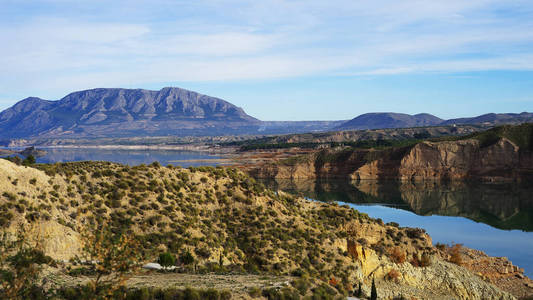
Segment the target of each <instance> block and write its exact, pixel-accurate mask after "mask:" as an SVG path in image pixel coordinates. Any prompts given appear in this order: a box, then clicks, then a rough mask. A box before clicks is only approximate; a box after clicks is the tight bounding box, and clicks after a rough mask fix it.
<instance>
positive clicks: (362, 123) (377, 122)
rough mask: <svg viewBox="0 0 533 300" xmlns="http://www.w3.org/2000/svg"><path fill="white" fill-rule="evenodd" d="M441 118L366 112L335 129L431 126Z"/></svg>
mask: <svg viewBox="0 0 533 300" xmlns="http://www.w3.org/2000/svg"><path fill="white" fill-rule="evenodd" d="M442 121H443V120H442V119H440V118H437V117H435V116H434V115H430V114H417V115H408V114H400V113H392V112H385V113H367V114H363V115H360V116H358V117H356V118H354V119H352V120H350V121H348V122H346V123H344V124H342V125H340V126H339V127H337V128H336V129H340V130H347V129H352V130H353V129H355V130H361V129H379V128H406V127H421V126H433V125H438V124H440V123H442Z"/></svg>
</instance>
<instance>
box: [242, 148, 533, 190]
mask: <svg viewBox="0 0 533 300" xmlns="http://www.w3.org/2000/svg"><path fill="white" fill-rule="evenodd" d="M311 162H314V164H312V163H311ZM251 173H252V174H253V175H254V176H257V177H263V178H291V179H296V178H298V179H303V178H343V179H350V180H366V179H372V180H378V179H398V180H414V181H419V180H428V179H430V180H461V179H465V178H477V179H482V180H487V181H501V180H518V179H521V178H524V177H528V176H531V175H532V174H533V154H532V152H531V151H527V150H523V151H521V149H520V148H519V147H518V146H517V145H516V144H514V143H513V142H511V141H510V140H508V139H506V138H500V139H499V140H498V141H496V142H495V143H493V144H491V145H489V146H485V145H481V144H480V142H479V141H478V140H475V139H467V140H459V141H445V142H427V141H426V142H421V143H418V144H416V145H414V146H409V147H404V148H396V149H386V150H372V149H370V150H349V149H348V150H346V149H345V150H321V151H320V152H317V153H314V154H310V155H309V156H308V157H306V158H302V159H293V160H292V161H291V162H290V163H287V162H277V163H271V164H267V165H263V166H258V167H257V168H256V169H255V170H252V171H251Z"/></svg>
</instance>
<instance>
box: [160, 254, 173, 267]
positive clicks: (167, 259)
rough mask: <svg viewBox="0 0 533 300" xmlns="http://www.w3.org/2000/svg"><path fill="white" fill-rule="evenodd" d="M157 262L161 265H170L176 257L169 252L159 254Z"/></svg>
mask: <svg viewBox="0 0 533 300" xmlns="http://www.w3.org/2000/svg"><path fill="white" fill-rule="evenodd" d="M159 264H160V265H161V266H163V267H170V266H173V265H175V264H176V258H175V257H174V255H172V254H170V253H169V252H165V253H161V254H159Z"/></svg>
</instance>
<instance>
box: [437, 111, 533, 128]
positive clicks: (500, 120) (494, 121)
mask: <svg viewBox="0 0 533 300" xmlns="http://www.w3.org/2000/svg"><path fill="white" fill-rule="evenodd" d="M525 122H533V113H528V112H523V113H520V114H495V113H491V114H484V115H481V116H477V117H473V118H458V119H450V120H446V121H444V122H443V123H442V125H452V124H483V123H488V124H490V125H498V124H516V123H525Z"/></svg>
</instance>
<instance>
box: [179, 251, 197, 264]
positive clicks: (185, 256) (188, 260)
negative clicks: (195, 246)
mask: <svg viewBox="0 0 533 300" xmlns="http://www.w3.org/2000/svg"><path fill="white" fill-rule="evenodd" d="M180 262H181V263H182V264H184V265H190V264H192V263H193V262H194V256H192V254H191V251H189V250H185V251H183V252H182V253H181V254H180Z"/></svg>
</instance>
